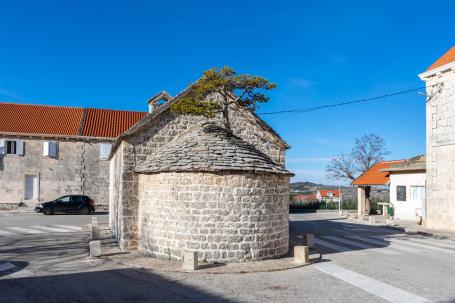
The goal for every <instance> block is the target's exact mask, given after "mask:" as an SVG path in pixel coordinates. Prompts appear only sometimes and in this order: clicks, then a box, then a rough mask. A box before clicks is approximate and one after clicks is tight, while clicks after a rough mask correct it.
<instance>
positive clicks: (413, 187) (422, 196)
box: [410, 185, 425, 201]
mask: <svg viewBox="0 0 455 303" xmlns="http://www.w3.org/2000/svg"><path fill="white" fill-rule="evenodd" d="M415 189H419V190H418V192H419V195H421V197H419V199H416V197H415V195H414V194H415V191H414V190H415ZM410 194H411V201H423V200H425V186H423V185H411V186H410Z"/></svg>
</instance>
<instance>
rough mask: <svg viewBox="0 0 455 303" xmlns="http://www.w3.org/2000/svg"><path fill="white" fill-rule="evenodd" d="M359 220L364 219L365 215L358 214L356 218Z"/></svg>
mask: <svg viewBox="0 0 455 303" xmlns="http://www.w3.org/2000/svg"><path fill="white" fill-rule="evenodd" d="M357 219H358V220H359V221H363V220H364V219H365V216H364V215H360V216H359V217H358V218H357Z"/></svg>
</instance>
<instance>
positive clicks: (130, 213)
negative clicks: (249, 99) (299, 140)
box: [109, 89, 291, 261]
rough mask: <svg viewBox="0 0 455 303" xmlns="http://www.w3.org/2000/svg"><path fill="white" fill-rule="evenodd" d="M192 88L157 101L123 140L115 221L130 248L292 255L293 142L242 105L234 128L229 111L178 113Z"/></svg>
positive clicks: (219, 257)
mask: <svg viewBox="0 0 455 303" xmlns="http://www.w3.org/2000/svg"><path fill="white" fill-rule="evenodd" d="M187 93H188V89H186V90H184V91H182V92H181V93H180V94H178V95H177V96H175V97H171V96H170V95H169V94H167V93H165V92H162V93H159V94H157V95H156V96H155V97H153V98H151V99H150V101H149V110H150V114H149V115H147V116H146V117H145V118H143V119H142V120H141V121H140V122H138V123H137V124H135V125H134V126H133V127H131V128H130V129H129V130H127V131H126V132H125V133H123V134H122V135H120V136H119V138H117V140H116V141H115V143H114V145H113V148H112V151H111V154H110V159H111V162H110V171H111V172H110V199H109V201H110V218H109V224H110V228H111V230H112V232H113V233H114V235H115V236H116V238H117V240H118V242H119V244H120V247H121V248H122V249H126V250H135V249H137V250H139V251H142V252H145V253H150V254H152V255H154V256H157V257H166V258H173V259H180V258H181V255H182V250H184V249H192V250H196V251H198V253H199V256H200V257H201V258H205V259H207V260H208V261H214V260H216V261H246V260H257V259H264V258H270V257H276V256H281V255H283V254H285V253H286V252H287V250H288V240H289V231H288V207H289V190H290V188H289V178H290V175H291V174H290V173H289V172H288V171H286V170H285V169H284V163H285V150H286V149H288V148H289V146H288V145H287V144H286V143H285V142H284V141H283V139H281V138H280V136H279V135H278V134H277V133H276V132H275V131H273V130H272V129H271V128H270V127H269V126H268V125H267V124H266V123H265V122H263V121H262V120H261V119H260V118H259V117H258V116H256V115H255V114H254V112H252V111H249V110H247V109H245V108H243V107H240V106H238V105H236V104H232V105H230V117H229V118H230V121H231V128H232V133H230V132H226V131H225V130H223V129H222V128H220V126H219V125H222V124H221V123H220V121H221V117H214V118H211V119H210V120H208V119H207V118H205V117H201V116H189V115H177V114H175V113H173V112H171V111H170V104H172V102H174V101H175V100H177V99H178V98H180V97H182V96H184V95H185V94H187ZM214 97H215V98H216V96H214Z"/></svg>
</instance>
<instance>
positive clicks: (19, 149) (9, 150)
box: [0, 139, 24, 156]
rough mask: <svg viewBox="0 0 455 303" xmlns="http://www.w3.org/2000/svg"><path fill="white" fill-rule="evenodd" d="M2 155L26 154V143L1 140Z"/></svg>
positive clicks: (0, 151) (0, 149) (0, 150)
mask: <svg viewBox="0 0 455 303" xmlns="http://www.w3.org/2000/svg"><path fill="white" fill-rule="evenodd" d="M0 154H1V155H20V156H22V155H23V154H24V141H22V140H3V139H2V140H0Z"/></svg>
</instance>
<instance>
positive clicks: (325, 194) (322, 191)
mask: <svg viewBox="0 0 455 303" xmlns="http://www.w3.org/2000/svg"><path fill="white" fill-rule="evenodd" d="M319 193H320V194H321V197H328V196H329V193H332V195H333V197H339V196H340V191H339V190H337V189H336V190H333V189H320V190H319Z"/></svg>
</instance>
